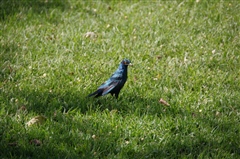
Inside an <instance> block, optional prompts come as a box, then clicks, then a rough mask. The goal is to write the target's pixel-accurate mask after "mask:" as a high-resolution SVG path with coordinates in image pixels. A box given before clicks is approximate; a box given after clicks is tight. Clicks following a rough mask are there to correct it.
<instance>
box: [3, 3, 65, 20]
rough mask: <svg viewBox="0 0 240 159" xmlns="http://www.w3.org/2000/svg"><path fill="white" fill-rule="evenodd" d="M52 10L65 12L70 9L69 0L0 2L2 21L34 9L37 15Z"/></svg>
mask: <svg viewBox="0 0 240 159" xmlns="http://www.w3.org/2000/svg"><path fill="white" fill-rule="evenodd" d="M51 8H58V9H60V10H65V9H68V8H69V3H68V1H67V0H54V1H53V0H0V20H1V21H4V20H7V18H8V17H9V16H12V15H14V14H16V13H18V12H22V11H23V9H24V10H29V9H32V11H33V12H35V13H36V14H40V13H42V12H45V11H47V10H48V9H51Z"/></svg>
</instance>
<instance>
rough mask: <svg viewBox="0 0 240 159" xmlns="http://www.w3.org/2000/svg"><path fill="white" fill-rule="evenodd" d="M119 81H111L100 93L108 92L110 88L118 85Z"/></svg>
mask: <svg viewBox="0 0 240 159" xmlns="http://www.w3.org/2000/svg"><path fill="white" fill-rule="evenodd" d="M118 83H119V81H112V82H111V83H109V85H108V86H107V87H105V88H104V90H103V93H102V95H106V94H108V93H109V92H110V91H111V90H112V89H114V88H115V87H116V86H117V85H118Z"/></svg>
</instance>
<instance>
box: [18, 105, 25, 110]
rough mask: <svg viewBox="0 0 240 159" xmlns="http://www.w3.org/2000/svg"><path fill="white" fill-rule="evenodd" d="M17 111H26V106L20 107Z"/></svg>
mask: <svg viewBox="0 0 240 159" xmlns="http://www.w3.org/2000/svg"><path fill="white" fill-rule="evenodd" d="M18 110H19V111H26V110H27V108H26V106H25V105H22V106H21V107H20V108H19V109H18Z"/></svg>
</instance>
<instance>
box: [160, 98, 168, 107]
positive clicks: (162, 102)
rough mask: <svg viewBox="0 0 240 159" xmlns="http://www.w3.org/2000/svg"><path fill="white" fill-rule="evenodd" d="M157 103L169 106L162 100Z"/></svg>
mask: <svg viewBox="0 0 240 159" xmlns="http://www.w3.org/2000/svg"><path fill="white" fill-rule="evenodd" d="M159 103H161V104H163V105H166V106H170V104H168V103H167V102H166V101H165V100H163V99H162V98H161V99H160V100H159Z"/></svg>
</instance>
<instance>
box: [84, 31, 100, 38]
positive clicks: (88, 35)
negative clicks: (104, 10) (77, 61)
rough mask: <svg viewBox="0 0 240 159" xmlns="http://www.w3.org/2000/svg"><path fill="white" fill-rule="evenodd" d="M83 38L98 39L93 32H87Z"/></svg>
mask: <svg viewBox="0 0 240 159" xmlns="http://www.w3.org/2000/svg"><path fill="white" fill-rule="evenodd" d="M84 36H85V38H91V39H95V38H97V37H98V36H97V34H96V33H94V32H87V33H86V34H85V35H84Z"/></svg>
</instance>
